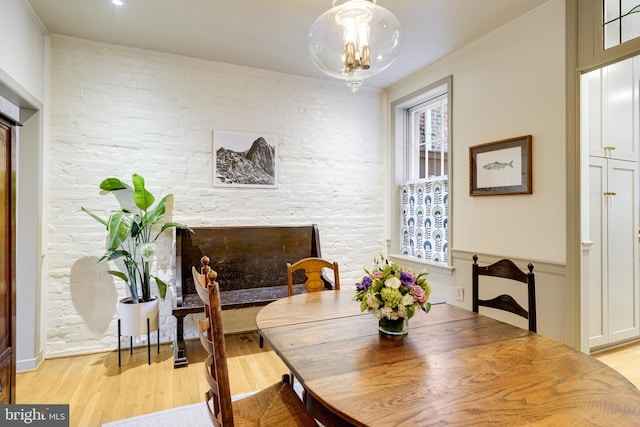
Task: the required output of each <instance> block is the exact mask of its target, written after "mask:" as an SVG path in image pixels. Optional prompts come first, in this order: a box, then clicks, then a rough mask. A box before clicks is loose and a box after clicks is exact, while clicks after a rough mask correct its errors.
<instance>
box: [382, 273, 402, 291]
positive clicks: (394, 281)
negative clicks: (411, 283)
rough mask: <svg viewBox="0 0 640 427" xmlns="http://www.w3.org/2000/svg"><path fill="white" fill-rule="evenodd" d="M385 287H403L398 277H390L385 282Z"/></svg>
mask: <svg viewBox="0 0 640 427" xmlns="http://www.w3.org/2000/svg"><path fill="white" fill-rule="evenodd" d="M384 285H385V286H386V287H387V288H392V289H399V288H400V286H401V285H402V282H401V281H400V279H398V278H397V277H396V276H393V277H389V278H388V279H387V280H385V281H384Z"/></svg>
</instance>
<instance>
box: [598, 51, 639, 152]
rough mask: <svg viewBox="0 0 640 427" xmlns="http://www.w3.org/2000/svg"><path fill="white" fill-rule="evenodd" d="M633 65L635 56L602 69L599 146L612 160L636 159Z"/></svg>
mask: <svg viewBox="0 0 640 427" xmlns="http://www.w3.org/2000/svg"><path fill="white" fill-rule="evenodd" d="M634 64H635V59H634V58H630V59H626V60H624V61H620V62H616V63H615V64H611V65H609V66H608V67H605V68H603V69H602V89H603V94H602V100H603V104H602V120H603V123H602V148H603V149H604V152H605V154H606V155H607V157H610V158H613V159H621V160H631V161H637V160H638V149H637V145H638V144H637V142H638V139H637V134H638V120H637V115H638V107H637V106H638V94H637V87H638V86H637V83H636V81H637V79H636V72H635V66H634ZM607 147H612V148H610V149H607Z"/></svg>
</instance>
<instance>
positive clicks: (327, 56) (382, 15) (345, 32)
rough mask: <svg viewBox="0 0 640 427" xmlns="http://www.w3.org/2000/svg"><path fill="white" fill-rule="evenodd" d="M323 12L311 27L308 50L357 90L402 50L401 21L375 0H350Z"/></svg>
mask: <svg viewBox="0 0 640 427" xmlns="http://www.w3.org/2000/svg"><path fill="white" fill-rule="evenodd" d="M336 3H338V0H334V1H333V7H332V8H331V9H329V10H328V11H326V12H325V13H323V14H322V15H320V16H319V17H318V19H316V21H315V22H314V23H313V25H312V26H311V28H310V29H309V34H308V43H309V53H310V55H311V59H312V61H313V63H314V64H315V65H316V66H317V67H318V68H319V69H320V70H321V71H322V72H324V73H325V74H327V75H329V76H331V77H335V78H338V79H343V80H346V82H347V85H348V86H349V87H350V88H351V90H352V91H353V92H356V91H357V90H358V88H359V87H360V85H361V84H362V80H363V79H365V78H367V77H371V76H374V75H376V74H378V73H379V72H381V71H383V70H384V69H386V68H387V67H389V65H391V63H392V62H393V61H394V59H395V58H396V57H397V56H398V52H399V51H400V42H401V39H400V23H399V22H398V20H397V19H396V17H395V16H393V14H392V13H391V12H389V11H388V10H387V9H385V8H383V7H381V6H378V5H377V4H376V0H347V1H345V2H342V4H340V5H338V6H336Z"/></svg>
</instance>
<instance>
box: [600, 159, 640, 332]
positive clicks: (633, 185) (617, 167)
mask: <svg viewBox="0 0 640 427" xmlns="http://www.w3.org/2000/svg"><path fill="white" fill-rule="evenodd" d="M607 172H608V173H607V189H608V191H609V193H612V194H611V195H610V196H608V201H607V202H608V203H607V211H608V221H607V226H608V228H607V234H608V236H607V238H608V252H607V264H608V293H609V342H617V341H621V340H625V339H629V338H634V337H637V336H638V335H639V334H640V328H639V327H638V323H639V321H640V317H639V316H638V301H639V294H638V271H637V269H638V268H637V265H638V263H637V260H638V205H637V194H638V167H637V163H636V162H626V161H619V160H609V161H608V167H607Z"/></svg>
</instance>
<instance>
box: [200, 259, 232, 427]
mask: <svg viewBox="0 0 640 427" xmlns="http://www.w3.org/2000/svg"><path fill="white" fill-rule="evenodd" d="M205 258H206V257H203V268H202V271H203V273H204V274H203V273H198V271H197V270H196V269H195V267H193V268H192V274H193V279H194V283H195V284H196V286H195V288H196V291H197V293H198V296H200V298H201V299H202V302H203V303H204V307H205V315H206V316H207V317H205V319H201V320H199V321H198V328H199V332H200V333H199V335H200V342H201V343H202V346H203V347H204V349H205V350H206V351H207V353H208V356H207V358H206V359H205V363H204V366H205V371H206V378H207V383H208V384H209V390H207V391H206V392H205V402H206V404H207V409H208V411H209V416H210V417H211V421H212V423H213V425H214V426H215V427H222V426H224V427H233V407H232V404H231V387H230V385H229V371H228V369H227V357H226V347H225V341H224V331H223V329H222V308H221V304H220V288H219V286H218V282H216V281H215V278H216V276H217V275H216V273H215V271H213V270H211V269H209V268H208V262H207V263H205V262H204V260H205ZM206 259H207V261H208V258H206Z"/></svg>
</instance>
